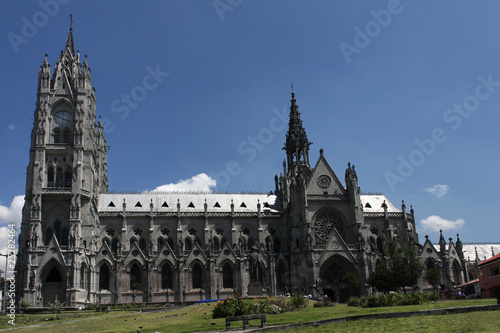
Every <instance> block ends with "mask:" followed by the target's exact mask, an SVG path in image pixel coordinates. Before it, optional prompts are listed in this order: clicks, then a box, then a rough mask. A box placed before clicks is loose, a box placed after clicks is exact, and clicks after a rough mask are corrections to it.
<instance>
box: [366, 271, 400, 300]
mask: <svg viewBox="0 0 500 333" xmlns="http://www.w3.org/2000/svg"><path fill="white" fill-rule="evenodd" d="M367 282H368V284H369V285H370V286H372V287H374V288H375V289H377V290H378V291H380V292H383V293H387V292H389V291H391V290H395V289H396V285H395V284H394V276H393V274H392V272H391V271H390V270H389V269H388V268H387V267H385V266H384V265H378V266H377V267H376V268H375V271H373V272H372V273H371V274H370V277H368V280H367Z"/></svg>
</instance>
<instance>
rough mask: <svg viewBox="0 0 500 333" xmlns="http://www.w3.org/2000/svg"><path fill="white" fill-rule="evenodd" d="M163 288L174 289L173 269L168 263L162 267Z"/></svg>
mask: <svg viewBox="0 0 500 333" xmlns="http://www.w3.org/2000/svg"><path fill="white" fill-rule="evenodd" d="M161 289H172V269H171V268H170V265H169V264H168V263H165V264H163V267H162V269H161Z"/></svg>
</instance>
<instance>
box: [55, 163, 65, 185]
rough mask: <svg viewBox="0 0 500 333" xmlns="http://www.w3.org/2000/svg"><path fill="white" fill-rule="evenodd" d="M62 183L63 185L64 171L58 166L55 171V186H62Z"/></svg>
mask: <svg viewBox="0 0 500 333" xmlns="http://www.w3.org/2000/svg"><path fill="white" fill-rule="evenodd" d="M63 185H64V172H63V169H62V168H61V167H58V168H57V173H56V187H63Z"/></svg>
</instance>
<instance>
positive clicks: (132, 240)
mask: <svg viewBox="0 0 500 333" xmlns="http://www.w3.org/2000/svg"><path fill="white" fill-rule="evenodd" d="M135 242H136V240H135V238H134V237H132V238H130V248H131V249H132V245H134V244H135Z"/></svg>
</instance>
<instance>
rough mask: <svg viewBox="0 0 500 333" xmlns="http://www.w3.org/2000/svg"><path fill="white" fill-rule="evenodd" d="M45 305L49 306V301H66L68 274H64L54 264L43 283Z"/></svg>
mask: <svg viewBox="0 0 500 333" xmlns="http://www.w3.org/2000/svg"><path fill="white" fill-rule="evenodd" d="M42 297H43V306H48V305H49V302H50V303H54V301H55V300H56V297H57V299H58V300H59V302H61V303H64V302H66V276H64V277H63V276H62V274H61V273H60V272H59V270H58V269H57V268H56V267H55V266H53V267H52V268H51V269H50V270H49V271H48V273H47V276H46V277H45V280H44V281H43V284H42Z"/></svg>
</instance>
